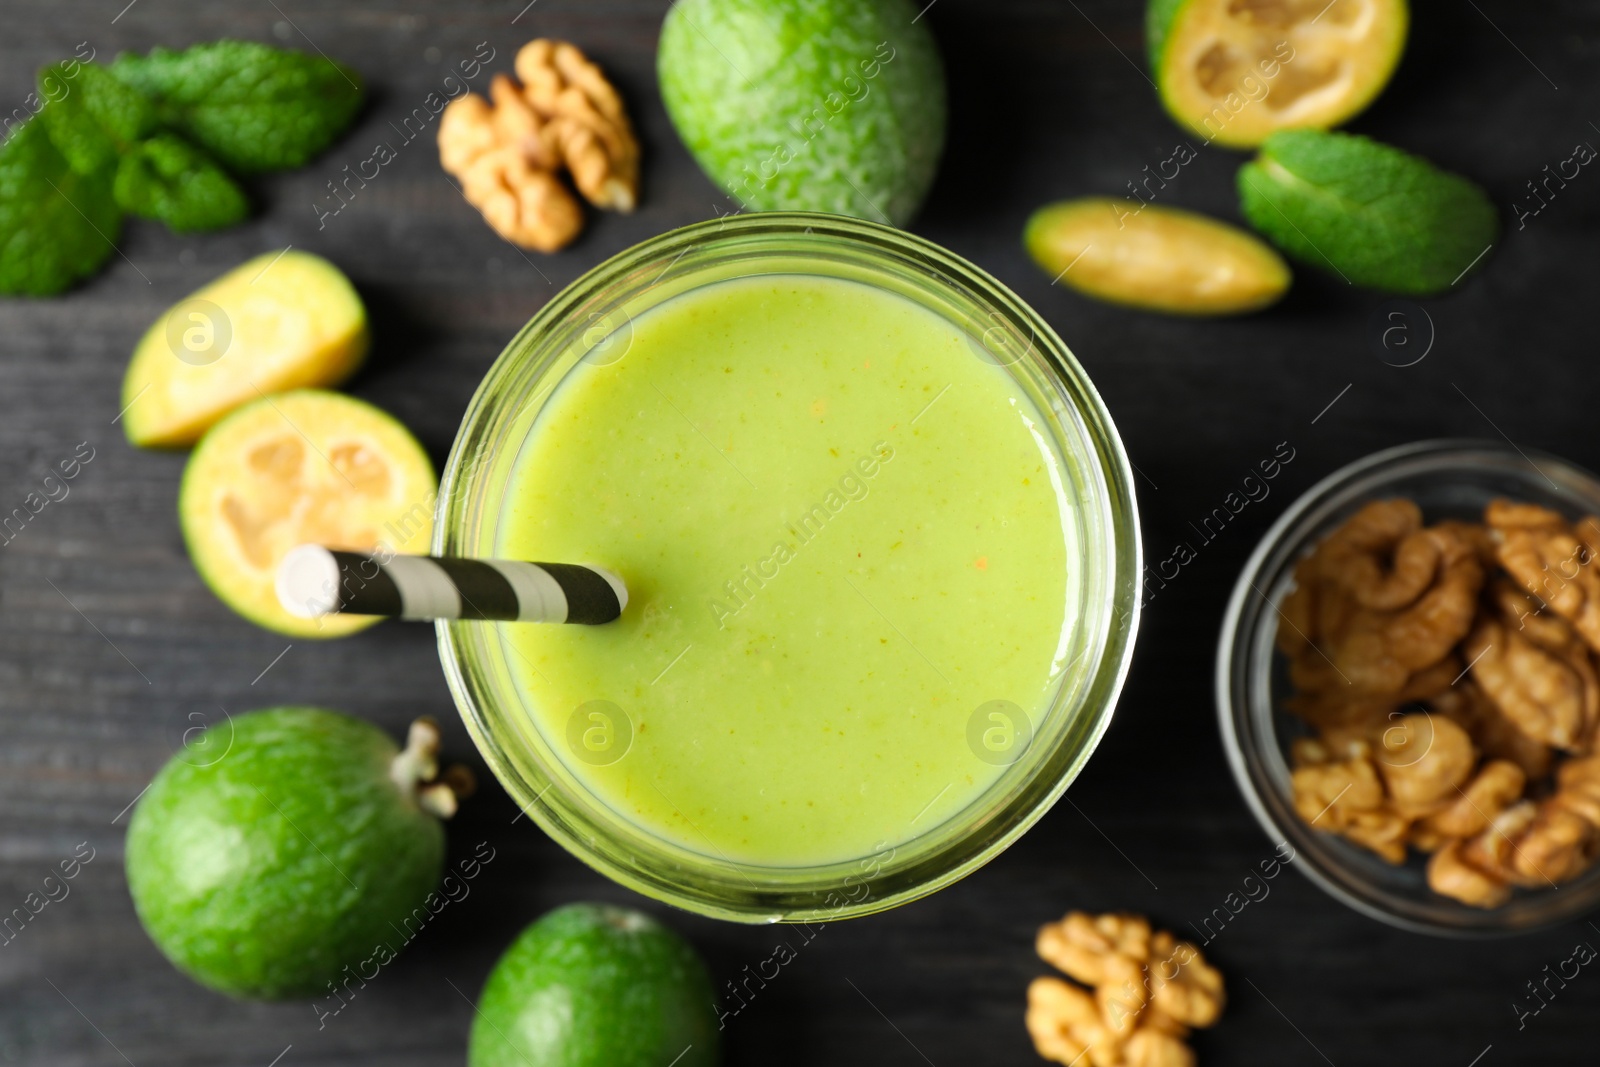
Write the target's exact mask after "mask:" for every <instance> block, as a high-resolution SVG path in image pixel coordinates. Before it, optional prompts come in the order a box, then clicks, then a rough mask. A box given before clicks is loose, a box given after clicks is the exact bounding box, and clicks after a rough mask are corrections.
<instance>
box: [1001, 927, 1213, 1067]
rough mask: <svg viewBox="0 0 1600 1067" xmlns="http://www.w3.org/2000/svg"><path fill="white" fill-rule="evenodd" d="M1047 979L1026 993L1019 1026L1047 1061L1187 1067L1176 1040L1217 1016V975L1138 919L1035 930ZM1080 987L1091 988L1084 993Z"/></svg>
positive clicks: (1193, 951) (1195, 953)
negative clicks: (1052, 972)
mask: <svg viewBox="0 0 1600 1067" xmlns="http://www.w3.org/2000/svg"><path fill="white" fill-rule="evenodd" d="M1035 947H1036V949H1037V950H1038V953H1039V956H1040V958H1041V959H1043V960H1044V961H1045V962H1047V963H1050V964H1052V965H1054V966H1055V967H1057V968H1059V969H1060V970H1061V971H1063V972H1064V973H1065V974H1067V975H1068V976H1069V977H1071V978H1073V979H1075V980H1076V981H1078V982H1081V983H1083V985H1074V984H1072V983H1071V982H1067V981H1063V980H1062V979H1060V978H1055V977H1043V978H1036V979H1034V981H1033V983H1032V984H1031V985H1030V986H1029V987H1028V1013H1027V1016H1026V1024H1027V1027H1028V1033H1029V1034H1030V1035H1031V1036H1032V1038H1033V1043H1034V1048H1036V1049H1037V1050H1038V1052H1039V1055H1041V1056H1043V1057H1044V1058H1045V1059H1048V1060H1054V1061H1056V1062H1057V1063H1063V1064H1079V1063H1087V1064H1089V1065H1091V1067H1193V1064H1194V1053H1193V1052H1192V1051H1191V1050H1190V1049H1189V1046H1188V1045H1187V1044H1185V1042H1184V1038H1185V1037H1187V1036H1188V1034H1189V1028H1190V1027H1207V1026H1211V1025H1212V1024H1214V1023H1215V1022H1216V1021H1217V1018H1218V1016H1220V1015H1221V1014H1222V1007H1223V1003H1224V999H1225V998H1224V992H1223V982H1222V975H1221V974H1220V973H1219V972H1218V971H1217V970H1216V968H1214V967H1212V966H1210V965H1209V964H1208V963H1206V961H1205V959H1204V958H1203V957H1202V956H1201V955H1200V950H1199V949H1197V948H1195V947H1194V946H1193V945H1191V944H1189V943H1188V942H1186V941H1179V940H1178V939H1177V938H1175V937H1174V936H1173V935H1172V934H1171V933H1169V932H1167V931H1165V930H1162V931H1154V932H1153V931H1152V930H1151V928H1150V923H1149V921H1148V920H1146V919H1145V918H1143V917H1142V916H1138V915H1129V914H1117V913H1112V914H1106V915H1100V916H1092V915H1089V914H1087V913H1085V912H1081V911H1074V912H1070V913H1068V915H1067V916H1066V918H1064V919H1062V920H1061V921H1060V922H1056V923H1046V924H1045V925H1044V926H1042V927H1040V928H1039V936H1038V939H1037V941H1036V943H1035ZM1085 986H1087V987H1089V988H1087V989H1086V988H1084V987H1085Z"/></svg>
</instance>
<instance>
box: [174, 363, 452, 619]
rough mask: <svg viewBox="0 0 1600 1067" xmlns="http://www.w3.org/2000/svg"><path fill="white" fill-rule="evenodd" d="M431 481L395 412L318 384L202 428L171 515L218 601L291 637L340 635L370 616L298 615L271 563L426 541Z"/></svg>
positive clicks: (411, 547) (402, 548) (434, 484)
mask: <svg viewBox="0 0 1600 1067" xmlns="http://www.w3.org/2000/svg"><path fill="white" fill-rule="evenodd" d="M437 490H438V481H437V479H436V477H435V475H434V472H433V464H432V463H431V462H430V461H429V459H428V454H427V453H426V452H424V451H423V449H422V446H421V445H420V444H418V443H417V439H416V438H415V437H413V436H411V433H410V431H408V430H407V429H406V428H405V427H404V426H402V425H400V423H399V422H398V421H396V420H395V419H394V418H393V417H392V416H390V415H387V414H385V413H384V412H382V411H380V410H378V409H377V408H375V407H373V406H372V405H371V404H368V403H366V402H364V401H361V400H356V399H355V398H353V397H348V396H345V395H343V394H342V393H330V392H327V391H325V390H321V389H301V390H296V391H294V392H289V393H280V394H279V395H277V396H265V397H262V398H260V399H259V400H256V401H255V402H254V403H251V404H246V405H245V406H244V407H241V408H239V409H238V410H237V411H235V412H233V413H232V414H231V415H229V416H228V417H227V418H225V419H223V420H222V421H221V422H219V423H217V424H216V425H215V426H213V427H212V428H211V429H210V430H209V431H208V432H207V433H206V435H205V437H203V438H201V440H200V444H199V446H198V447H196V448H195V450H194V453H193V454H192V455H191V456H190V457H189V465H188V466H187V467H186V468H185V469H184V472H183V488H182V489H181V491H180V492H179V495H178V515H179V519H180V520H181V522H182V525H183V537H184V540H185V541H186V542H188V545H189V557H190V558H191V559H192V560H193V561H194V565H195V569H196V570H198V571H199V572H200V577H202V578H204V579H205V582H206V584H207V585H209V586H210V587H211V591H212V592H214V593H216V594H217V596H218V597H219V598H220V599H221V600H222V602H223V603H224V604H227V605H228V606H229V607H230V608H232V609H233V610H234V611H237V612H238V613H239V614H240V615H243V616H244V617H245V618H247V619H249V620H250V621H251V622H253V623H256V624H257V625H259V626H265V627H266V628H267V629H269V630H276V631H277V632H279V633H282V634H288V635H290V636H292V637H343V636H344V635H346V634H350V633H354V632H355V631H357V630H361V629H365V628H366V627H368V626H371V625H372V624H373V623H374V622H376V621H377V620H376V619H375V618H373V617H370V616H361V615H329V616H326V617H324V618H320V619H302V618H297V617H296V616H294V615H291V614H289V612H287V611H285V610H284V609H283V607H282V606H281V605H280V604H279V603H278V596H277V591H276V588H275V584H274V583H275V579H276V575H277V569H278V564H279V563H280V562H281V561H282V559H283V557H284V555H285V554H287V553H288V551H289V550H290V549H292V548H294V547H295V546H296V545H303V544H319V545H326V546H327V547H329V548H343V549H347V550H351V551H358V552H368V551H372V550H374V549H378V548H379V547H380V546H382V547H383V548H384V549H386V550H388V551H391V552H394V553H402V554H403V553H421V552H425V551H426V550H427V546H428V539H429V537H430V536H431V535H432V533H433V505H434V501H435V498H436V495H437Z"/></svg>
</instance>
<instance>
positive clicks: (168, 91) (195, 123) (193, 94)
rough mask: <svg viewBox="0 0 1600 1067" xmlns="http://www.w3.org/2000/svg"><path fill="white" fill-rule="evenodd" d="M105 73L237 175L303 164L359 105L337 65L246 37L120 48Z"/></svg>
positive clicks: (357, 89) (352, 81) (355, 85)
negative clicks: (138, 50) (178, 48)
mask: <svg viewBox="0 0 1600 1067" xmlns="http://www.w3.org/2000/svg"><path fill="white" fill-rule="evenodd" d="M111 72H112V73H113V74H115V75H116V76H117V77H118V78H120V79H122V80H123V81H124V82H126V83H127V84H128V85H130V86H132V87H134V88H135V89H138V90H140V91H142V92H144V93H146V94H148V95H149V96H150V97H151V98H152V99H154V100H155V101H156V103H157V106H158V108H159V110H160V114H161V118H162V121H163V122H165V123H166V124H167V125H169V126H171V127H172V128H174V129H176V130H177V131H178V132H180V133H182V134H184V135H185V136H186V137H188V138H189V140H191V141H193V142H194V143H195V144H197V145H199V146H200V147H201V148H204V149H205V150H206V151H207V152H209V153H211V155H212V156H213V157H214V158H215V159H217V160H218V161H219V162H220V163H222V165H223V166H225V167H227V168H228V169H230V170H233V171H236V172H238V173H241V174H254V173H261V172H264V171H271V170H288V169H291V168H294V167H300V166H304V165H305V164H306V163H307V162H309V161H310V160H311V158H312V157H313V156H315V155H316V154H317V153H319V152H321V151H322V150H323V149H324V148H326V147H328V145H330V144H332V143H333V139H334V138H335V137H337V136H338V135H339V134H340V132H342V131H343V130H344V128H345V127H346V126H347V125H349V123H350V120H351V119H353V118H354V117H355V114H356V112H357V111H358V110H360V108H361V99H362V93H361V79H360V76H359V75H357V74H356V73H355V72H354V71H352V70H350V69H349V68H348V67H345V66H344V65H343V64H340V63H335V62H333V61H332V60H328V59H323V58H322V57H320V56H312V55H307V54H306V53H304V52H289V51H281V50H279V49H276V48H270V47H268V46H267V45H263V44H256V43H254V42H251V41H216V42H214V43H212V44H201V45H195V46H194V47H193V48H189V49H186V50H184V51H182V52H174V51H172V50H171V49H166V48H157V49H154V50H152V51H151V52H150V54H149V55H148V56H136V55H131V54H129V53H123V54H122V55H120V56H118V57H117V60H116V62H115V63H113V64H112V66H111Z"/></svg>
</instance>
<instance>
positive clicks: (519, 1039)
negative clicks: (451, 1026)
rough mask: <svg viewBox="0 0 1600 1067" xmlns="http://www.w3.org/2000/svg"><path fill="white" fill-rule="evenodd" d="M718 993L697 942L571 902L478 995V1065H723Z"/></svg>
mask: <svg viewBox="0 0 1600 1067" xmlns="http://www.w3.org/2000/svg"><path fill="white" fill-rule="evenodd" d="M719 1035H720V1032H719V1029H718V1026H717V1011H716V1006H715V995H714V993H713V991H712V988H711V978H710V976H709V975H708V974H707V973H706V968H705V964H704V963H702V962H701V960H700V957H699V955H698V954H697V953H696V952H695V950H694V948H693V947H691V946H690V945H689V943H688V942H687V941H685V940H684V939H683V938H681V937H679V936H678V935H677V934H676V933H674V932H673V931H671V930H670V929H668V928H667V927H665V926H663V925H662V924H661V923H659V922H657V921H656V920H654V919H652V918H650V916H648V915H645V914H643V913H641V912H637V911H632V910H630V909H627V908H618V907H612V906H610V905H606V904H568V905H567V906H566V907H562V908H557V909H556V910H555V911H552V912H550V913H549V914H547V915H545V916H544V917H543V918H541V919H539V920H538V921H537V922H535V923H534V924H533V925H532V926H529V927H528V928H527V929H526V930H524V931H523V932H522V934H521V936H519V937H518V938H517V940H516V941H515V942H513V943H512V945H511V947H510V948H509V949H507V950H506V953H505V955H503V956H501V957H500V962H499V963H497V964H495V968H494V971H493V972H492V973H490V975H489V981H488V983H487V984H486V985H485V986H484V987H483V993H482V995H481V996H480V997H479V998H478V1010H477V1013H476V1015H475V1017H474V1019H473V1023H472V1038H471V1043H470V1045H469V1046H468V1050H467V1064H468V1067H533V1065H537V1067H668V1065H674V1067H713V1065H715V1064H716V1063H717V1062H718V1060H719V1058H720V1055H721V1048H720V1042H719Z"/></svg>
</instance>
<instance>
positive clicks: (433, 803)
mask: <svg viewBox="0 0 1600 1067" xmlns="http://www.w3.org/2000/svg"><path fill="white" fill-rule="evenodd" d="M438 741H439V733H438V727H437V726H435V725H433V724H432V723H431V722H429V721H428V720H419V721H418V723H417V724H416V725H414V726H413V727H412V730H411V737H410V740H409V742H408V744H407V746H406V748H405V750H404V751H402V750H401V749H400V748H399V746H397V745H396V744H395V743H394V741H393V740H391V739H390V737H389V735H388V734H386V733H384V732H383V731H382V730H380V729H378V728H377V727H375V726H372V725H370V724H368V723H365V722H362V721H360V720H359V719H353V718H351V717H350V716H348V715H343V714H340V713H338V712H333V711H325V710H322V709H319V708H307V707H280V708H270V709H267V710H264V711H254V712H249V713H246V714H242V715H235V716H233V717H231V718H222V717H219V719H218V721H217V722H215V723H208V724H207V726H206V729H205V730H204V732H203V733H199V734H194V735H193V736H191V737H190V738H189V742H188V744H186V745H185V747H184V749H183V750H182V751H180V752H179V753H178V754H177V755H175V756H173V757H172V759H171V760H170V761H168V763H167V765H166V766H165V767H163V768H162V769H161V771H160V772H159V773H158V774H157V775H156V776H155V779H154V780H153V781H152V782H151V783H150V787H149V788H148V789H147V790H146V791H145V793H144V795H143V796H142V797H141V798H140V800H139V803H138V806H137V807H136V808H135V809H134V812H133V818H132V820H131V822H130V823H129V826H128V842H127V859H126V864H127V874H128V889H129V891H130V892H131V893H132V895H133V904H134V909H135V910H136V911H137V912H138V914H139V919H140V921H141V922H142V923H143V924H144V928H145V930H146V931H147V932H148V933H149V934H150V937H151V939H152V940H154V941H155V943H156V946H157V947H158V948H160V949H161V951H162V953H163V954H164V955H166V957H167V958H168V959H170V960H171V961H172V962H173V964H174V965H176V966H177V967H178V968H179V969H180V970H182V971H183V972H184V973H186V974H188V975H189V976H190V977H191V978H193V979H195V980H196V981H198V982H200V983H202V984H203V985H207V986H210V987H211V988H212V989H217V990H220V991H222V992H224V993H228V994H230V995H232V996H236V997H250V998H262V999H282V998H286V997H307V996H327V995H328V993H329V992H330V984H331V983H337V982H339V981H340V980H341V979H343V978H345V973H344V969H345V968H346V967H349V968H351V969H352V971H351V973H356V972H357V971H360V972H364V973H365V974H367V975H368V976H369V977H370V975H371V973H372V971H371V970H370V969H369V967H371V966H382V965H383V964H385V963H387V962H388V960H389V959H391V958H393V956H394V954H395V953H397V952H398V951H399V950H400V949H401V948H402V947H404V944H405V942H406V941H407V940H408V939H409V937H410V936H413V935H414V934H415V933H416V931H417V930H418V929H419V928H420V926H421V925H423V924H425V923H426V922H427V921H428V918H429V916H430V914H431V912H430V910H429V908H428V907H426V906H425V905H426V904H427V902H428V898H429V896H430V893H431V892H432V890H433V889H434V887H435V886H437V885H438V883H439V878H440V875H441V873H442V868H443V864H444V830H443V827H442V826H441V825H440V823H439V817H440V816H444V815H448V814H449V813H450V812H451V811H453V810H454V805H453V799H454V792H453V791H451V789H450V787H449V786H446V785H444V784H443V783H435V784H432V785H424V784H423V782H424V781H425V780H426V778H427V777H428V772H430V771H431V772H432V773H433V774H434V775H437V768H438V761H437V756H438ZM441 790H444V791H445V792H448V793H449V797H448V798H445V801H444V802H443V803H440V802H439V798H440V797H441V796H442V794H441Z"/></svg>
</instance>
